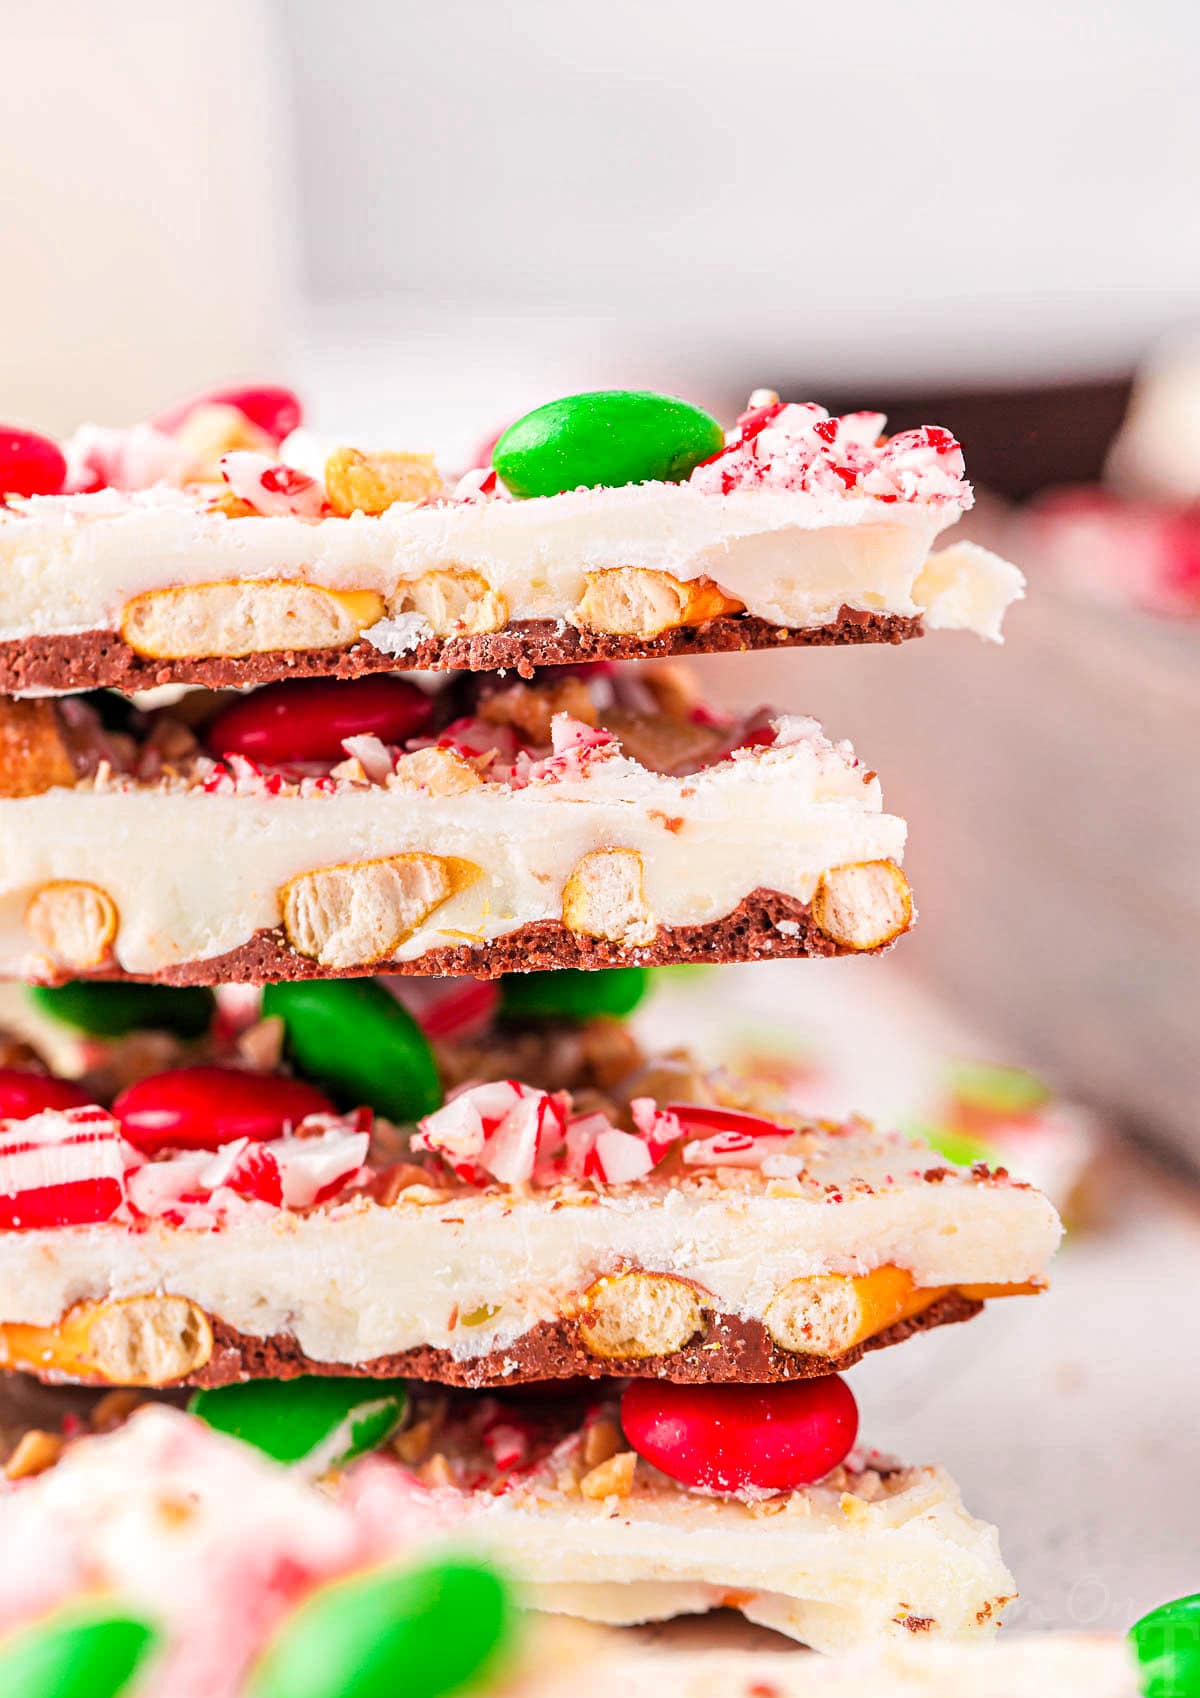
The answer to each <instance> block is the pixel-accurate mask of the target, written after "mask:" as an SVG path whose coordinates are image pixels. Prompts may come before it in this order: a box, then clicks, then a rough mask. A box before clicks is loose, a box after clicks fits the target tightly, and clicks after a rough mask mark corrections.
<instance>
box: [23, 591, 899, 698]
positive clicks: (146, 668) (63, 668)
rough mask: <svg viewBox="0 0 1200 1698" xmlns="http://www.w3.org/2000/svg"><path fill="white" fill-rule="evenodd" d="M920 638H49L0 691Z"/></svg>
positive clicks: (718, 629) (836, 634)
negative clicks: (138, 647) (140, 641)
mask: <svg viewBox="0 0 1200 1698" xmlns="http://www.w3.org/2000/svg"><path fill="white" fill-rule="evenodd" d="M922 635H923V627H922V622H921V617H920V615H919V614H918V615H915V616H913V617H905V616H903V615H901V614H898V613H864V612H862V611H860V610H859V609H857V608H852V607H845V606H843V607H842V608H841V609H840V611H839V613H838V616H837V618H836V619H834V620H833V621H832V622H831V623H830V624H828V625H812V626H801V627H798V628H796V629H792V628H790V627H788V626H784V625H774V624H772V623H771V622H770V620H767V619H759V618H757V617H755V616H754V615H753V614H748V613H741V614H732V615H730V614H726V615H724V616H723V617H721V618H718V619H710V620H708V621H707V622H706V623H705V624H703V625H694V626H681V627H680V628H679V629H678V630H674V631H665V632H664V633H663V634H662V635H661V636H658V637H652V638H650V639H649V640H643V639H642V638H639V637H621V636H610V635H605V634H604V633H602V632H598V631H582V630H579V629H577V628H576V627H575V626H573V625H568V624H564V623H560V622H559V621H558V620H554V619H525V620H516V621H514V622H513V623H512V624H511V625H509V626H507V627H506V628H505V629H504V630H503V631H496V632H493V633H491V634H490V635H487V636H473V637H472V636H464V637H432V636H431V637H428V638H426V639H425V640H424V641H422V642H419V643H417V644H416V645H415V646H414V647H413V648H411V649H409V650H407V651H406V652H405V653H404V654H402V655H390V654H384V653H383V651H382V650H380V649H377V648H375V647H374V645H373V644H371V643H368V642H362V641H360V642H358V643H355V644H354V646H353V647H352V648H348V649H281V650H277V651H275V652H273V653H270V654H251V655H245V656H243V657H241V658H234V657H230V656H215V657H205V656H201V655H198V656H195V657H192V658H189V659H186V660H154V659H148V658H146V657H144V656H142V655H139V654H137V653H135V652H134V650H133V649H131V648H130V647H129V645H128V643H126V642H125V641H124V640H123V638H121V637H120V636H119V635H118V634H117V632H115V631H84V632H80V633H56V634H54V635H50V636H32V637H19V638H12V639H10V640H9V641H7V642H3V643H0V694H5V695H20V694H21V693H22V692H27V691H33V690H49V691H56V692H59V693H67V692H70V691H73V690H94V689H99V688H101V687H107V688H111V689H115V690H125V691H134V690H150V689H154V688H156V687H157V686H158V685H160V684H203V685H205V686H206V687H207V688H209V689H213V690H218V689H224V688H236V689H244V688H246V687H247V686H249V685H252V684H270V683H274V682H275V681H276V680H278V679H281V678H357V677H360V676H361V675H362V674H364V673H367V672H407V671H414V670H421V671H435V672H459V671H464V672H495V671H500V670H507V669H511V670H513V671H515V672H516V673H518V674H519V676H520V677H522V678H530V677H532V675H533V672H534V669H535V668H536V667H539V666H561V665H565V664H578V663H579V662H581V661H593V660H662V659H665V658H667V657H668V656H671V655H689V654H726V653H730V652H744V651H747V650H750V649H771V648H796V647H821V648H827V647H830V646H833V645H842V644H846V643H901V642H904V641H906V640H907V639H908V638H909V637H919V636H922Z"/></svg>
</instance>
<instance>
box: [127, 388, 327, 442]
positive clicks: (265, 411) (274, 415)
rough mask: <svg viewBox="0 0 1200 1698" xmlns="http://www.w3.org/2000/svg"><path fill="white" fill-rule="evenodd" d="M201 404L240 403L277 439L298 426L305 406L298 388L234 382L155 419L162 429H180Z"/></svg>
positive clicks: (240, 408) (241, 408)
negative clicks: (301, 403)
mask: <svg viewBox="0 0 1200 1698" xmlns="http://www.w3.org/2000/svg"><path fill="white" fill-rule="evenodd" d="M197 407H236V408H237V410H238V412H239V413H244V414H245V416H246V417H247V418H248V419H249V420H250V423H251V424H253V425H257V426H258V428H259V430H261V431H263V432H264V433H265V434H266V435H267V436H269V437H270V438H271V440H272V441H273V442H275V443H280V442H282V441H283V439H284V437H285V436H290V435H291V433H292V431H294V430H296V429H298V427H299V424H300V420H301V418H302V417H303V413H304V409H303V408H302V407H301V405H300V397H299V396H298V395H297V394H296V392H295V390H292V389H284V388H282V387H281V385H279V384H274V383H254V384H240V385H239V384H234V385H232V386H231V387H230V388H228V389H212V390H209V392H208V393H207V394H206V395H195V396H193V397H192V399H191V400H190V401H181V402H180V403H179V404H178V406H175V407H169V408H168V409H167V411H166V412H165V413H160V414H159V415H158V417H157V418H156V419H155V421H154V423H155V424H156V425H157V427H158V429H159V430H165V431H176V430H178V429H179V427H180V425H181V424H183V422H184V420H185V419H187V418H188V417H189V416H190V415H191V414H192V413H194V412H195V411H196V408H197Z"/></svg>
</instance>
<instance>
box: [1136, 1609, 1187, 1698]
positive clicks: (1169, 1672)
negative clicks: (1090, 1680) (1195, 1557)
mask: <svg viewBox="0 0 1200 1698" xmlns="http://www.w3.org/2000/svg"><path fill="white" fill-rule="evenodd" d="M1129 1637H1130V1640H1131V1641H1132V1643H1133V1648H1134V1652H1135V1654H1136V1656H1137V1660H1138V1671H1139V1674H1140V1677H1141V1688H1142V1693H1143V1695H1144V1698H1197V1694H1200V1592H1194V1593H1193V1594H1192V1595H1191V1596H1190V1597H1188V1598H1175V1599H1173V1600H1172V1602H1171V1603H1169V1604H1160V1605H1159V1607H1158V1609H1156V1610H1151V1611H1150V1613H1149V1615H1144V1616H1143V1617H1142V1619H1141V1620H1140V1621H1137V1622H1135V1623H1134V1625H1133V1626H1132V1628H1130V1630H1129Z"/></svg>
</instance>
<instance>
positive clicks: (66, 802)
mask: <svg viewBox="0 0 1200 1698" xmlns="http://www.w3.org/2000/svg"><path fill="white" fill-rule="evenodd" d="M865 777H866V775H865V773H864V770H863V769H862V767H861V766H859V765H857V764H856V763H854V762H853V759H852V756H851V755H850V753H849V751H848V750H847V749H846V748H845V746H842V747H841V748H839V749H836V750H835V749H832V748H831V747H830V746H829V745H828V744H824V742H823V740H820V741H815V740H814V739H812V738H801V739H800V740H799V741H795V742H789V743H781V744H779V745H777V746H776V747H774V748H770V749H766V750H758V751H755V752H753V753H752V754H751V755H749V756H747V757H740V758H738V759H735V760H731V761H724V762H722V763H720V764H719V765H717V766H714V767H711V768H709V769H707V770H706V771H704V772H701V773H698V774H695V775H692V776H688V777H682V778H676V777H668V776H665V775H662V774H658V773H652V772H649V771H648V770H647V769H645V768H644V767H641V766H639V765H638V764H637V763H636V762H634V761H631V760H628V759H627V758H625V757H623V756H617V757H613V758H610V759H607V760H605V761H604V762H602V763H597V764H596V765H594V766H593V767H592V768H591V770H590V772H589V774H588V776H586V777H585V778H582V779H578V780H574V779H564V780H561V781H559V782H555V783H542V784H531V785H529V786H527V787H526V788H524V789H520V790H510V789H508V788H507V787H505V786H502V785H482V786H480V787H478V788H476V789H473V790H468V791H466V792H465V793H463V794H460V795H456V796H442V797H434V796H432V795H430V794H429V793H427V792H414V791H394V790H393V791H388V790H382V789H380V788H377V787H376V788H364V787H361V786H360V787H357V788H355V787H343V788H342V789H340V790H339V791H338V793H337V794H336V795H332V796H321V795H317V796H308V797H300V796H297V795H280V796H270V795H264V794H253V793H252V794H248V795H233V796H228V795H208V794H205V793H203V791H201V790H199V789H187V788H182V787H176V788H170V787H164V788H154V787H150V788H146V787H136V786H131V787H129V788H122V787H117V788H113V789H110V790H104V789H100V790H96V789H93V788H92V787H91V786H90V785H87V786H81V787H79V788H77V789H73V790H68V789H54V790H48V791H45V792H44V793H43V794H41V795H38V796H31V797H24V798H16V799H8V800H4V801H0V974H2V975H3V976H5V977H13V978H18V977H26V978H29V977H32V978H37V977H44V976H46V974H47V972H52V971H53V964H52V963H48V962H47V960H46V957H45V956H44V954H42V946H41V945H40V944H39V942H38V940H37V939H36V938H35V937H34V936H31V934H30V932H29V930H28V928H27V926H26V920H25V916H26V913H27V910H28V907H29V903H30V901H31V900H32V898H33V897H34V895H35V893H36V892H38V890H39V889H40V888H41V887H42V886H44V885H45V884H46V883H48V882H50V881H55V880H84V881H87V882H89V883H90V884H93V885H96V886H99V887H100V888H101V889H102V890H103V891H104V892H106V893H107V895H108V897H109V898H110V900H111V901H112V903H113V904H115V907H116V911H117V914H118V915H119V925H118V930H117V933H116V937H115V940H114V941H113V951H114V956H115V960H116V962H117V963H118V964H119V965H120V966H121V967H123V968H124V969H125V970H126V971H128V972H133V973H143V974H151V973H154V972H157V971H159V970H161V969H163V968H164V967H170V966H173V965H177V964H178V963H181V962H188V961H196V960H205V959H208V958H211V957H214V956H219V955H222V954H224V953H225V952H226V951H228V950H233V949H236V948H238V947H239V946H240V945H242V944H245V943H248V942H249V940H250V939H251V938H252V937H253V936H254V935H255V933H256V932H258V931H259V930H261V929H263V928H272V927H276V926H278V925H279V923H280V920H281V896H280V892H281V889H282V887H283V886H284V885H285V884H286V883H287V882H288V881H289V880H290V879H293V878H296V877H298V876H299V875H301V874H304V873H308V872H311V871H315V870H317V869H320V868H325V867H331V866H340V865H344V864H345V863H348V862H362V861H372V860H377V859H380V858H384V857H388V856H393V855H398V854H405V853H411V852H420V853H427V854H436V855H439V856H453V857H459V858H461V859H464V860H466V861H469V862H471V863H473V864H474V865H476V866H478V867H480V868H481V869H482V876H481V877H479V878H478V879H476V880H475V882H474V883H472V884H470V885H468V886H467V887H466V888H465V889H462V890H459V891H458V892H457V894H455V895H453V896H451V897H450V898H449V900H447V901H445V902H443V903H442V904H441V905H440V906H438V907H437V908H435V909H434V910H433V911H432V912H431V913H430V914H429V915H428V918H427V920H426V921H425V922H424V923H422V924H421V925H419V926H418V927H417V929H416V930H415V931H414V932H413V933H412V934H411V936H409V937H408V938H407V939H406V940H405V941H404V942H403V943H402V944H401V945H400V946H399V947H398V948H397V949H396V950H395V952H394V953H395V956H396V957H397V958H398V959H401V960H405V961H409V960H415V959H417V958H418V957H419V956H421V955H423V954H424V953H425V952H426V951H427V950H429V949H435V948H438V947H443V946H446V945H457V944H462V943H464V942H478V943H486V942H488V941H490V940H492V939H494V938H497V937H501V936H503V935H504V934H505V933H506V932H510V931H512V930H514V929H515V928H516V927H518V926H522V925H527V924H529V923H531V922H534V921H538V920H553V921H558V920H560V919H561V918H562V910H563V890H564V886H565V885H566V883H567V881H568V879H569V877H570V875H571V873H572V870H573V869H574V868H575V867H576V866H577V864H578V863H579V861H580V859H581V858H582V857H583V856H584V855H586V854H588V853H590V852H591V851H592V850H595V849H598V848H608V847H620V848H626V849H631V850H634V851H636V852H637V853H638V854H640V855H641V857H642V861H643V882H644V891H645V898H646V903H647V906H648V908H649V912H650V914H651V915H652V917H653V920H654V922H655V923H656V924H658V925H662V926H680V925H695V924H704V923H707V922H712V921H717V920H720V919H721V918H722V917H723V916H724V915H726V914H729V913H730V912H732V910H733V909H734V908H736V907H737V905H738V903H739V902H741V901H742V899H743V898H744V897H746V896H748V895H749V894H750V892H751V891H753V890H755V889H756V888H758V887H765V888H767V889H770V890H776V891H780V892H782V893H783V894H784V895H787V896H792V897H795V898H797V899H798V900H800V901H805V902H807V901H808V900H810V898H811V897H812V894H813V890H814V888H815V886H816V883H817V879H818V877H819V875H820V874H821V873H822V872H823V871H824V870H826V869H827V868H831V867H836V866H842V865H845V864H847V863H851V862H864V861H875V860H893V861H898V860H899V859H900V858H901V855H902V852H903V847H904V839H905V825H904V822H903V821H902V820H900V819H897V818H895V817H894V816H892V815H889V814H885V813H883V812H882V805H883V804H882V797H881V793H880V789H879V785H878V782H877V781H876V780H875V779H874V778H871V779H870V780H869V782H864V779H865ZM164 845H167V846H169V854H168V855H167V857H166V858H165V859H164V856H163V846H164Z"/></svg>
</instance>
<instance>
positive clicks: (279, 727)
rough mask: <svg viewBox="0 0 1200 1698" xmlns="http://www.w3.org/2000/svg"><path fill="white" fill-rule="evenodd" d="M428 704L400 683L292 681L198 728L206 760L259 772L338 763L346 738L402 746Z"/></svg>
mask: <svg viewBox="0 0 1200 1698" xmlns="http://www.w3.org/2000/svg"><path fill="white" fill-rule="evenodd" d="M432 719H433V702H432V700H431V698H430V697H429V696H427V695H426V694H425V692H424V691H423V690H419V689H418V688H417V686H416V685H415V684H410V683H409V682H408V680H407V679H404V678H388V677H379V678H350V679H339V678H300V679H297V680H296V681H295V682H293V683H284V684H268V685H267V687H266V688H265V689H262V690H255V691H253V692H252V693H251V694H250V695H248V696H242V697H240V698H239V700H237V701H235V702H231V703H230V704H229V706H228V707H227V708H223V709H222V710H221V712H220V713H218V714H217V715H216V717H215V718H214V719H212V720H210V722H209V724H208V725H207V726H206V727H205V731H204V741H205V744H206V745H207V747H208V750H209V752H210V753H211V754H213V755H215V756H216V757H217V758H218V759H220V758H221V757H222V756H223V755H245V756H246V758H247V759H248V760H253V761H258V762H260V763H261V764H262V765H264V766H287V765H288V764H290V763H293V762H299V761H340V760H341V759H342V756H343V754H344V753H345V751H344V750H343V748H342V743H343V740H344V739H345V738H347V737H362V736H369V737H378V738H379V739H380V740H381V742H384V743H404V742H407V740H408V739H409V738H410V737H417V736H419V735H420V734H421V733H422V732H423V731H425V730H426V729H427V728H428V727H429V725H430V724H431V722H432Z"/></svg>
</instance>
